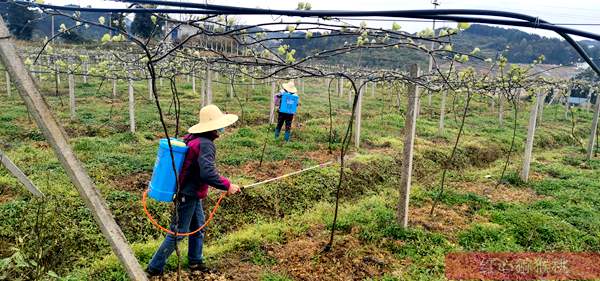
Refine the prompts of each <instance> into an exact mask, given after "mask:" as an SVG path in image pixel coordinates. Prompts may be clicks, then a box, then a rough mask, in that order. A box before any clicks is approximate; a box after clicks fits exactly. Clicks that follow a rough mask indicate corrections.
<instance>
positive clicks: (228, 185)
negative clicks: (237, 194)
mask: <svg viewBox="0 0 600 281" xmlns="http://www.w3.org/2000/svg"><path fill="white" fill-rule="evenodd" d="M221 183H223V185H224V186H225V187H227V190H229V187H230V186H231V181H229V179H228V178H226V177H223V176H221Z"/></svg>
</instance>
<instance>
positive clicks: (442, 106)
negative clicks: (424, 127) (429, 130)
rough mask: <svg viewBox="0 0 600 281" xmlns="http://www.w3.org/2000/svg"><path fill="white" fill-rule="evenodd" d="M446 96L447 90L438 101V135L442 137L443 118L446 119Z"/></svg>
mask: <svg viewBox="0 0 600 281" xmlns="http://www.w3.org/2000/svg"><path fill="white" fill-rule="evenodd" d="M447 95H448V90H444V91H443V92H442V100H441V101H440V124H439V127H438V135H440V136H443V135H444V121H445V120H444V118H446V96H447ZM430 96H431V95H430Z"/></svg>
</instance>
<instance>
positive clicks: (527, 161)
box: [521, 93, 542, 182]
mask: <svg viewBox="0 0 600 281" xmlns="http://www.w3.org/2000/svg"><path fill="white" fill-rule="evenodd" d="M541 100H542V93H538V94H537V98H536V101H535V105H533V106H532V107H531V112H530V113H529V126H528V128H527V141H526V142H525V154H524V155H523V168H522V170H521V180H523V181H524V182H527V180H528V179H529V168H530V166H531V154H532V152H533V137H534V135H535V126H536V121H537V114H538V108H539V107H540V101H541Z"/></svg>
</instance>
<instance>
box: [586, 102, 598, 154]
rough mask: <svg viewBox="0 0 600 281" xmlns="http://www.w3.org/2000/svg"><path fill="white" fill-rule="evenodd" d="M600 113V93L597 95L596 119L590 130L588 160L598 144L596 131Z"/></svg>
mask: <svg viewBox="0 0 600 281" xmlns="http://www.w3.org/2000/svg"><path fill="white" fill-rule="evenodd" d="M599 114H600V95H597V96H596V105H595V106H594V119H592V130H591V132H590V141H589V142H588V148H587V155H586V158H587V160H591V159H592V155H593V152H594V145H596V141H597V140H596V131H597V130H598V115H599Z"/></svg>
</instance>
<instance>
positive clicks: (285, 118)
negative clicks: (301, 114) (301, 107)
mask: <svg viewBox="0 0 600 281" xmlns="http://www.w3.org/2000/svg"><path fill="white" fill-rule="evenodd" d="M293 120H294V114H289V113H283V112H278V115H277V128H275V131H276V132H280V131H281V127H282V126H283V123H284V122H285V131H286V132H289V131H290V130H291V129H292V121H293Z"/></svg>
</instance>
